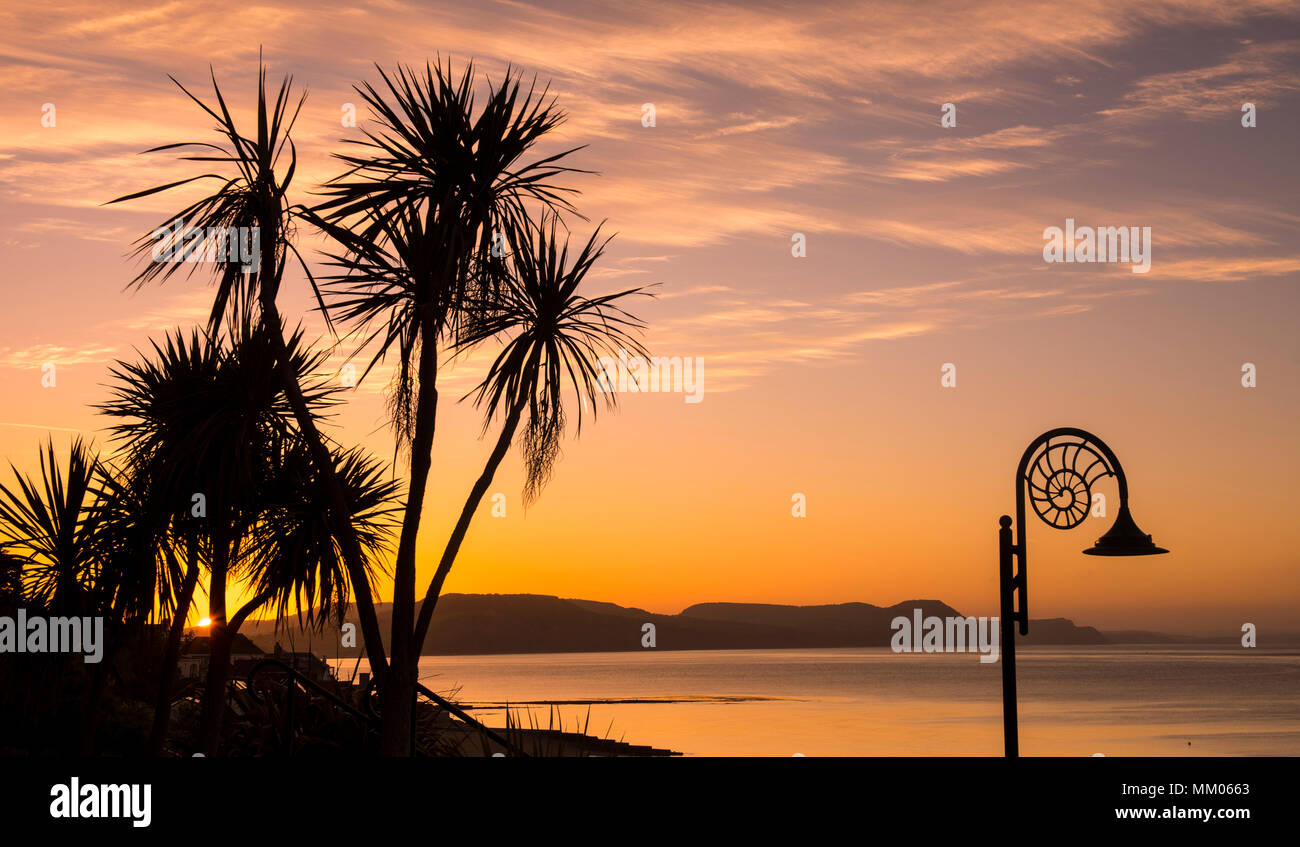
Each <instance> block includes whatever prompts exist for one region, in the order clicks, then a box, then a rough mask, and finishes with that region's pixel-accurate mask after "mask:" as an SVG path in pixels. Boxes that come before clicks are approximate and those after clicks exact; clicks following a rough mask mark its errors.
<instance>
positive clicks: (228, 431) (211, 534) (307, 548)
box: [101, 324, 394, 755]
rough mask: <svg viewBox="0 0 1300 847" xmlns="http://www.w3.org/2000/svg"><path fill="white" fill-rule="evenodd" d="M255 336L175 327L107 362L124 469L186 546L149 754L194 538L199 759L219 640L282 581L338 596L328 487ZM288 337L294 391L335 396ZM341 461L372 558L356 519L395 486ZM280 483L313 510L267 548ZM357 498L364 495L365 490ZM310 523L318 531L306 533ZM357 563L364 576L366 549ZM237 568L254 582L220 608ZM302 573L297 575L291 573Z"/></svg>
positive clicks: (313, 399)
mask: <svg viewBox="0 0 1300 847" xmlns="http://www.w3.org/2000/svg"><path fill="white" fill-rule="evenodd" d="M267 335H268V334H267V333H266V332H265V331H264V330H263V329H262V328H261V327H257V328H252V327H249V326H248V325H247V324H244V326H242V327H232V328H231V331H230V336H231V338H232V340H231V341H230V342H229V344H228V345H227V346H225V347H219V346H218V344H217V343H215V342H212V341H211V340H204V339H200V338H199V335H198V333H197V332H193V333H192V334H191V336H190V338H189V340H188V342H187V341H186V339H185V338H184V336H182V335H181V334H180V333H176V334H175V335H174V336H169V337H168V338H167V340H166V342H165V343H164V344H161V345H160V344H157V343H155V344H154V353H155V358H154V359H153V360H145V361H143V362H140V363H133V364H132V363H119V364H118V366H117V367H116V368H115V369H114V370H113V375H114V377H115V379H116V382H115V385H114V388H113V392H114V393H113V397H112V399H111V400H110V401H109V402H108V403H105V404H104V405H103V406H102V407H101V409H102V410H103V411H104V412H105V413H106V414H109V415H111V416H114V417H118V418H122V419H124V422H123V423H120V424H117V425H115V426H114V427H113V433H114V437H115V438H116V439H118V440H121V441H123V442H125V444H124V452H125V455H126V456H127V459H128V461H129V463H130V465H131V466H132V467H133V468H135V469H136V472H137V473H138V474H139V475H141V476H145V477H147V478H148V479H149V481H150V484H151V486H152V489H153V491H154V492H155V494H154V497H153V498H152V500H151V501H150V502H149V503H146V504H144V505H143V506H142V509H143V510H144V511H145V512H146V513H147V514H148V515H149V519H150V521H149V522H150V524H151V525H152V526H154V527H155V528H156V531H157V532H158V533H159V534H162V533H164V532H166V528H167V527H168V526H170V527H172V532H173V534H175V535H177V536H180V537H183V538H184V539H185V547H186V550H187V553H188V561H187V565H186V572H185V575H184V576H183V577H182V579H181V581H180V591H179V593H178V594H176V595H175V598H176V610H177V611H176V614H175V615H174V616H173V619H172V627H171V632H170V633H169V641H168V648H167V654H166V658H165V663H164V673H163V677H162V679H161V680H160V686H159V701H158V708H157V709H156V712H155V725H154V733H153V738H152V742H153V744H154V748H155V750H157V749H159V748H160V747H161V737H162V735H163V734H165V731H166V723H167V713H168V711H169V703H170V691H171V687H172V685H173V684H174V678H175V662H176V659H177V657H178V655H179V647H178V645H179V632H180V628H181V627H182V626H183V621H184V619H185V615H186V613H187V612H188V604H189V601H190V598H191V597H192V595H193V589H194V582H195V570H196V567H197V563H198V559H199V554H198V545H197V544H196V542H199V541H201V542H202V549H203V551H204V555H203V558H204V560H205V562H206V564H207V568H208V597H209V601H210V606H209V615H208V616H209V617H210V618H211V620H212V629H211V631H210V632H211V636H210V644H211V661H210V663H209V669H208V678H207V684H206V688H205V695H204V708H203V714H202V718H201V727H200V736H201V743H202V745H203V749H204V752H205V753H207V754H208V755H212V754H213V753H215V752H216V745H217V741H218V738H219V734H220V726H221V720H222V715H223V713H224V709H225V688H226V683H227V681H228V679H229V671H230V648H231V643H232V641H233V638H234V636H235V634H236V633H237V632H238V630H239V627H240V625H241V624H242V623H243V621H244V620H245V619H247V617H248V616H249V615H251V614H252V613H253V612H255V611H256V610H257V609H258V608H260V607H261V606H262V605H263V604H264V603H266V602H268V601H269V600H272V599H274V598H275V597H276V592H278V591H284V590H289V589H294V590H296V591H297V592H298V597H299V599H305V600H306V602H308V604H309V605H315V606H316V607H317V608H318V609H323V610H325V611H328V610H329V609H330V608H331V604H336V605H343V604H346V602H347V597H348V589H347V584H348V578H347V576H346V568H343V567H342V553H341V547H336V546H332V545H333V544H334V543H335V541H336V540H337V536H336V534H333V533H331V532H327V531H326V530H327V529H328V527H330V526H332V524H333V521H332V518H331V515H330V512H329V510H328V509H327V508H324V507H325V502H324V500H323V499H322V498H323V497H324V498H327V495H325V494H324V486H323V484H322V483H321V482H319V481H318V480H317V479H316V478H315V475H314V473H312V472H311V466H312V460H311V455H310V450H309V448H308V447H307V446H306V445H305V443H304V439H303V438H302V436H301V433H300V432H299V431H297V430H296V429H295V428H294V422H295V418H294V416H293V415H292V413H291V411H290V409H289V404H288V402H287V401H286V399H285V397H284V392H283V391H282V386H283V383H282V380H281V378H280V375H279V370H278V368H277V367H276V353H275V349H274V348H275V343H274V341H273V340H272V339H270V338H268V337H267ZM288 346H289V350H290V357H291V359H290V361H291V364H292V366H293V369H294V380H295V384H298V385H300V386H303V387H304V388H303V396H304V398H305V400H306V402H307V403H308V405H309V408H310V409H311V413H312V415H313V417H315V416H317V415H319V414H320V413H321V410H322V409H323V408H324V407H325V406H326V405H327V404H328V403H329V402H330V400H331V395H332V394H333V393H334V392H333V390H332V389H328V388H325V387H323V386H322V385H321V384H320V383H319V381H318V380H316V379H315V378H314V377H313V376H312V373H313V370H314V369H315V368H316V367H317V366H318V365H319V363H320V361H321V359H322V357H321V356H320V355H319V354H309V353H307V352H305V351H303V350H302V349H301V334H300V333H297V334H295V335H294V336H293V337H292V338H291V339H290V341H289V345H288ZM341 458H342V461H340V460H339V459H336V460H335V462H336V464H339V465H341V468H340V472H341V473H344V474H346V475H347V476H346V477H345V479H346V483H347V486H348V488H347V489H346V490H347V496H348V498H349V500H348V502H349V508H350V512H349V514H350V515H351V516H352V520H351V521H350V525H352V526H353V527H354V531H355V532H356V533H358V534H360V537H362V538H364V540H365V543H366V547H367V549H368V550H369V551H370V556H373V553H374V550H375V549H376V548H377V546H378V545H379V544H381V543H382V537H381V535H380V534H378V533H376V532H374V531H372V530H371V528H370V527H369V526H368V524H367V523H366V522H367V521H368V520H369V519H370V512H371V510H373V509H375V508H378V507H385V508H386V504H387V501H388V500H389V499H391V497H392V496H393V491H394V489H393V487H392V485H391V484H376V481H375V478H374V474H373V467H372V466H371V465H370V464H367V461H368V460H364V459H363V458H361V457H360V456H358V455H357V454H347V455H345V456H343V457H341ZM358 468H361V469H363V470H365V471H368V473H362V472H360V471H358V470H357V469H358ZM290 480H291V484H292V486H296V487H295V488H291V489H287V490H290V491H295V492H298V493H297V494H296V495H295V496H297V497H298V499H299V501H300V500H301V499H302V496H303V495H302V493H301V490H300V489H302V487H304V486H310V487H311V492H312V496H313V498H314V499H313V500H312V506H313V509H314V511H313V513H312V515H311V516H310V517H311V519H310V521H307V522H305V523H304V522H301V521H300V522H299V523H298V524H297V525H296V526H297V529H298V531H297V534H296V535H295V536H293V540H294V542H295V543H296V545H297V546H296V547H293V546H291V545H289V544H280V545H278V546H272V547H270V548H268V546H267V542H266V539H267V538H268V537H270V538H274V537H277V536H276V533H272V532H268V530H267V529H266V528H265V526H266V522H267V520H268V515H272V516H275V520H277V521H280V522H282V523H281V525H280V526H279V527H278V528H277V530H276V532H278V533H280V534H281V535H283V533H285V532H287V529H286V528H285V527H286V526H288V525H289V524H288V519H287V515H288V514H290V513H286V512H285V509H286V502H288V503H292V502H295V501H285V500H284V498H283V494H284V492H285V491H286V488H285V486H286V485H289V484H290ZM268 497H270V498H271V499H270V500H268V499H267V498H268ZM277 497H279V498H280V499H276V498H277ZM367 497H368V498H370V499H369V500H366V499H364V498H367ZM359 498H360V499H359ZM197 504H201V506H202V508H201V509H200V508H198V505H197ZM187 512H188V516H185V515H186V513H187ZM381 512H382V509H381ZM183 516H184V517H183ZM196 517H197V518H198V520H195V519H194V518H196ZM310 532H315V533H317V534H316V536H315V537H314V538H312V537H310V536H309V533H310ZM289 553H293V554H294V556H296V559H295V562H296V564H294V565H293V566H292V567H290V566H289V565H288V564H287V563H286V561H282V559H283V558H284V557H285V556H287V555H288V554H289ZM312 557H314V558H312ZM167 562H168V568H167V569H166V572H167V573H170V574H173V580H172V581H173V582H174V574H175V573H176V572H177V571H178V570H179V569H178V568H177V566H176V556H175V555H171V556H168V557H167ZM365 567H366V575H367V580H368V579H369V571H370V569H371V565H370V562H369V558H368V559H367V562H366V563H365ZM294 568H297V570H295V569H294ZM245 574H247V576H248V579H249V581H251V582H254V583H257V584H258V585H259V590H257V591H256V592H255V593H254V596H253V598H252V599H251V600H249V601H248V602H247V603H245V604H244V605H243V606H242V607H241V608H240V609H238V610H236V611H235V612H234V614H233V615H228V609H227V591H228V587H229V586H231V585H233V584H235V583H236V582H239V581H240V580H241V578H243V576H244V575H245ZM304 574H305V579H299V577H301V576H303V575H304ZM304 588H308V589H310V590H307V591H306V593H305V594H304ZM317 589H320V590H319V592H318V591H317ZM165 601H166V598H164V602H165Z"/></svg>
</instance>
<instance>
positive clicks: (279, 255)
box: [111, 66, 387, 679]
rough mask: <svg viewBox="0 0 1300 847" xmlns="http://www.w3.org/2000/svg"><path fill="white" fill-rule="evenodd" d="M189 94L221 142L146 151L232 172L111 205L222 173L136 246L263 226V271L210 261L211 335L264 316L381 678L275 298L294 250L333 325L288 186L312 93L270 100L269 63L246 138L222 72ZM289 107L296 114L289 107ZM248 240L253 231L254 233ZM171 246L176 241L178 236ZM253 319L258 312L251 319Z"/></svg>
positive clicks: (346, 535)
mask: <svg viewBox="0 0 1300 847" xmlns="http://www.w3.org/2000/svg"><path fill="white" fill-rule="evenodd" d="M172 81H173V82H176V85H177V86H178V87H179V88H180V89H181V91H183V92H184V93H185V94H186V95H187V96H188V97H189V98H190V99H191V100H193V101H194V102H195V103H196V104H197V105H198V106H199V107H200V108H201V109H203V111H204V112H206V113H207V114H208V115H209V116H210V117H212V118H213V119H214V120H216V122H217V131H218V133H219V135H220V137H221V139H222V141H223V143H221V144H213V143H208V142H182V143H178V144H167V145H163V146H161V147H155V148H152V149H151V150H148V151H146V152H158V151H164V150H185V151H187V152H192V153H193V155H186V156H182V157H181V158H182V160H183V161H190V162H203V163H213V164H216V165H219V166H222V167H223V168H224V169H226V170H227V173H222V174H217V173H210V172H209V173H202V174H199V175H196V176H193V177H190V178H188V179H184V180H179V181H177V182H172V183H168V184H165V185H159V186H155V187H154V188H150V189H146V190H144V191H140V192H136V193H134V194H129V195H126V196H124V197H119V198H117V199H116V200H113V201H111V202H113V203H120V202H125V201H128V200H133V199H137V198H141V197H147V196H149V195H152V194H156V193H159V192H162V191H167V190H169V189H172V188H176V187H178V186H183V185H187V184H189V183H192V182H197V181H206V180H216V181H217V183H218V185H219V187H218V188H216V190H215V191H213V193H211V194H209V195H207V196H206V197H203V198H202V199H200V200H198V201H196V202H194V203H192V204H190V205H189V206H187V207H185V208H184V209H182V210H181V211H180V212H178V213H177V214H175V215H171V216H169V217H168V218H167V219H166V220H165V221H164V222H163V224H162V226H161V227H160V228H159V229H158V230H155V231H154V233H152V234H151V235H148V236H145V237H143V238H141V239H140V241H139V242H138V245H137V249H138V251H139V252H140V254H141V255H149V254H151V253H152V252H153V250H154V248H155V246H156V245H157V244H158V239H156V238H155V237H154V236H155V235H157V234H159V233H160V232H162V231H165V230H166V229H167V228H168V227H170V226H171V225H172V223H173V221H175V220H177V219H179V220H182V221H184V223H185V225H186V226H188V227H200V228H208V227H216V228H225V229H230V228H244V229H245V230H247V231H251V230H252V228H254V227H255V228H257V230H258V232H259V243H260V248H261V249H260V255H259V256H257V257H256V259H255V261H256V269H255V270H254V271H252V272H246V271H245V268H244V267H243V263H242V261H218V262H216V263H215V264H212V265H207V266H208V267H215V269H216V270H215V273H216V275H217V283H218V284H217V289H216V296H215V298H214V300H213V306H212V311H211V315H210V318H209V333H210V334H211V335H213V336H214V337H215V336H216V335H217V332H218V330H219V329H220V326H221V322H222V319H223V318H224V317H230V318H232V320H234V321H236V322H237V323H245V324H253V323H257V322H260V323H261V325H262V326H263V327H264V328H265V330H266V338H267V339H268V340H269V341H270V343H271V344H272V349H273V352H274V354H275V364H276V366H277V367H278V368H279V374H280V378H281V380H282V382H283V384H284V392H285V397H286V399H287V401H288V404H289V407H290V409H291V410H292V413H293V415H294V416H295V418H296V420H297V426H298V429H299V430H300V432H301V433H302V437H303V440H304V443H305V444H306V446H307V448H308V449H309V450H310V453H311V456H312V459H313V461H314V462H315V465H316V469H317V473H318V474H319V475H320V477H321V481H322V484H323V485H324V486H325V490H326V494H327V496H328V499H329V509H328V512H327V514H328V516H329V518H330V520H332V521H333V524H334V531H335V534H336V537H337V538H339V539H340V544H341V545H342V550H343V558H344V564H345V566H346V567H347V570H348V575H349V577H350V579H351V583H352V591H353V594H354V596H355V598H356V601H357V612H358V617H359V620H360V622H361V630H362V635H363V637H364V638H365V643H366V650H367V654H368V655H369V657H370V661H371V665H372V668H373V670H374V673H375V675H376V677H377V678H380V679H382V677H383V674H384V672H385V670H386V668H387V659H386V656H385V651H384V645H383V640H382V638H381V636H380V632H379V622H378V618H377V616H376V613H375V608H374V601H373V598H372V595H371V589H370V585H369V584H368V583H367V581H366V578H365V575H366V556H365V552H364V550H363V549H362V545H361V543H360V540H359V539H358V538H357V537H356V536H355V534H354V532H353V529H352V524H351V522H350V520H349V516H348V509H347V503H346V494H345V491H344V488H343V483H342V481H341V480H340V479H339V478H338V477H337V476H336V473H335V463H334V457H333V455H332V453H331V450H330V447H329V445H328V443H327V441H326V439H325V438H324V436H323V435H322V434H321V433H320V432H319V431H318V429H317V427H316V422H315V419H314V417H313V415H312V412H311V409H310V404H309V402H308V398H307V397H306V394H305V391H304V389H303V386H301V385H300V384H298V383H297V382H295V370H294V366H293V357H292V352H291V350H290V347H289V344H288V342H287V341H286V339H285V332H284V324H283V321H282V320H281V317H280V312H279V308H278V305H277V297H278V295H279V292H280V286H281V282H282V280H283V275H284V269H285V265H286V262H287V261H288V258H289V256H290V255H292V256H294V258H295V259H297V261H298V263H299V264H300V266H301V267H302V269H303V271H304V273H306V275H307V280H308V282H309V283H310V284H311V287H312V290H313V292H314V293H315V294H316V297H317V300H318V302H320V303H321V311H322V314H323V315H324V317H325V320H326V322H327V323H328V322H329V314H328V312H327V311H326V310H325V309H324V303H323V302H322V301H321V300H320V293H319V291H318V290H317V288H316V283H315V280H314V278H313V277H312V275H311V272H310V270H309V269H308V268H307V266H306V264H305V263H304V262H303V261H302V257H301V256H300V255H299V253H298V251H297V248H296V247H295V246H294V243H293V238H292V236H293V232H294V221H295V219H296V218H297V217H299V214H300V212H301V211H302V209H301V208H300V207H296V206H294V205H293V204H291V203H290V202H289V199H288V191H289V186H290V184H291V183H292V180H293V175H294V171H295V169H296V166H297V153H296V150H295V148H294V144H293V141H292V139H291V138H290V134H291V131H292V129H293V124H294V121H295V120H296V118H297V115H298V112H299V111H300V110H301V108H302V104H303V101H304V99H305V95H303V96H302V97H299V98H298V100H297V102H296V104H295V103H293V99H292V97H291V94H290V90H291V87H292V78H291V77H286V78H285V79H284V81H283V82H282V83H281V85H280V90H279V92H278V94H277V95H276V97H275V100H274V102H271V101H270V99H269V98H268V97H267V86H266V70H265V68H262V67H260V66H259V74H258V97H257V129H256V134H255V135H253V136H247V135H244V134H243V133H241V132H240V130H239V128H238V126H237V125H236V123H235V120H234V118H233V117H232V116H231V113H230V110H229V108H228V107H227V105H226V101H225V98H224V96H223V95H222V93H221V89H220V87H219V86H218V85H217V81H216V76H215V75H213V76H212V88H213V94H214V96H215V98H216V103H215V104H214V105H208V104H207V103H204V102H203V101H202V100H200V99H199V98H198V97H196V96H195V95H194V94H192V93H191V92H190V91H189V90H188V89H186V88H185V87H184V86H183V85H181V84H180V82H178V81H176V80H175V79H174V78H173V80H172ZM291 108H292V111H291ZM286 147H287V148H288V165H287V166H286V167H285V168H284V170H283V174H281V173H280V172H278V171H277V168H278V166H279V165H280V162H281V157H282V155H283V154H284V153H285V150H286ZM249 241H250V242H251V237H250V238H249ZM166 244H167V246H171V247H173V248H175V247H177V246H183V245H176V244H175V243H173V242H172V241H167V242H166ZM196 266H200V265H198V264H197V263H183V262H152V263H150V264H149V265H147V266H146V267H145V269H144V270H142V271H141V272H140V274H139V275H138V276H137V277H136V279H135V281H134V284H136V285H142V284H144V283H146V282H149V281H151V280H154V279H158V280H165V279H167V278H169V277H171V276H172V275H173V274H174V273H176V272H177V271H178V270H179V269H180V268H181V267H187V268H188V271H187V272H188V273H192V272H193V270H194V268H195V267H196ZM254 316H256V317H254Z"/></svg>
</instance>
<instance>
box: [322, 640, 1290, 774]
mask: <svg viewBox="0 0 1300 847" xmlns="http://www.w3.org/2000/svg"><path fill="white" fill-rule="evenodd" d="M339 664H340V666H341V673H342V674H343V675H345V676H347V675H350V674H351V672H352V669H353V667H354V665H353V662H352V661H349V660H344V661H343V662H340V663H339ZM420 672H421V678H422V680H423V681H424V683H425V684H426V685H428V686H429V687H430V688H432V689H433V690H435V691H438V692H440V693H443V694H449V693H450V694H454V695H455V696H456V697H457V698H458V699H459V700H460V701H462V702H464V703H469V704H475V705H481V706H482V707H483V708H481V709H479V710H478V711H476V714H477V715H478V716H479V717H480V719H482V720H485V721H486V722H487V723H488V724H491V725H497V724H503V723H504V721H505V719H504V715H503V706H502V704H505V703H509V704H511V706H512V708H513V707H514V706H515V704H528V705H524V706H521V708H527V709H530V710H532V711H533V712H534V713H535V715H536V716H537V719H538V720H539V722H540V723H541V724H542V725H545V724H546V722H547V711H548V709H549V708H550V706H548V705H546V704H550V703H560V704H561V705H560V707H559V708H560V714H561V715H562V717H563V719H564V722H565V725H566V728H573V726H574V725H575V724H578V725H581V724H583V723H587V722H588V720H589V721H590V723H589V730H590V731H591V732H593V733H595V734H606V735H609V736H610V737H613V738H617V739H621V740H625V741H628V742H630V743H633V744H648V745H653V746H656V747H669V748H671V749H673V750H679V751H682V752H684V753H686V754H687V755H700V756H714V755H727V756H790V755H793V754H795V753H803V754H805V755H809V756H813V755H945V754H956V755H1001V753H1002V711H1001V709H1002V699H1001V697H1002V695H1001V668H1000V666H999V665H997V664H980V662H979V661H978V657H977V656H975V655H968V654H895V653H892V652H890V651H889V650H888V649H881V648H872V649H868V648H844V649H826V650H708V651H650V650H647V651H644V652H638V653H630V652H629V653H560V654H555V653H550V654H539V655H511V656H437V657H425V658H424V659H422V660H421V662H420ZM1017 672H1018V676H1019V680H1020V749H1021V753H1022V754H1023V755H1060V756H1090V755H1092V754H1094V753H1104V754H1106V755H1108V756H1112V755H1127V756H1133V755H1146V756H1181V755H1195V756H1217V755H1228V756H1248V755H1300V705H1298V704H1300V652H1297V651H1296V650H1272V651H1270V650H1262V649H1253V650H1246V649H1242V648H1239V647H1237V648H1231V647H1217V646H1215V647H1195V648H1189V647H1159V646H1156V647H1152V646H1147V645H1142V646H1129V647H1105V648H1096V647H1077V648H1046V647H1039V648H1032V647H1021V648H1020V651H1019V652H1018V654H1017ZM588 710H590V716H589V718H588Z"/></svg>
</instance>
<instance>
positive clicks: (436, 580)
mask: <svg viewBox="0 0 1300 847" xmlns="http://www.w3.org/2000/svg"><path fill="white" fill-rule="evenodd" d="M525 405H527V400H526V398H525V399H521V400H520V401H519V402H518V403H516V404H515V406H514V408H512V409H511V410H510V414H509V415H508V416H507V418H506V422H505V424H504V425H503V426H502V427H501V435H500V436H499V437H498V438H497V444H496V447H495V448H494V449H493V450H492V455H490V456H488V460H487V465H485V466H484V468H483V473H481V474H479V478H478V481H477V482H475V483H474V488H473V489H472V490H471V491H470V493H469V497H468V499H466V500H465V506H464V508H462V509H461V511H460V519H459V520H458V521H456V528H455V529H453V530H452V533H451V538H449V539H448V540H447V548H446V549H445V550H443V552H442V559H441V560H440V561H439V562H438V570H437V572H436V573H435V574H434V575H433V580H432V581H431V582H430V583H429V590H428V591H427V592H426V593H425V595H424V603H422V604H421V606H420V620H419V622H418V623H417V624H416V627H415V638H414V644H415V645H416V649H417V651H419V650H421V649H422V648H423V647H424V638H425V635H427V634H428V632H429V622H430V621H431V620H433V610H434V608H435V607H436V606H437V605H438V597H439V596H440V595H441V594H442V584H443V583H444V582H445V581H446V580H447V574H449V573H451V566H452V564H454V563H455V561H456V554H457V553H459V552H460V545H461V542H463V541H464V540H465V534H466V533H467V532H469V525H470V522H471V521H472V520H473V519H474V513H475V512H477V511H478V506H479V503H481V502H482V500H483V495H484V494H486V493H487V490H488V487H489V486H490V485H492V477H493V476H495V475H496V471H497V467H498V466H500V464H501V460H502V459H504V458H505V456H506V453H507V452H508V451H509V450H510V442H511V441H512V440H513V439H514V436H515V430H516V429H517V428H518V426H519V418H520V417H521V416H522V414H523V411H524V406H525Z"/></svg>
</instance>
